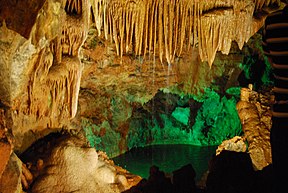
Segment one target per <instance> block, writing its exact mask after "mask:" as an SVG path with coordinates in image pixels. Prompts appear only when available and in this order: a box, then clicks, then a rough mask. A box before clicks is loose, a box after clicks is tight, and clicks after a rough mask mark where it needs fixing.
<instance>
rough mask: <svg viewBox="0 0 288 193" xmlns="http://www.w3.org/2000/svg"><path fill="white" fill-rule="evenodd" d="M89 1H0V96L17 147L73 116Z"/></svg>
mask: <svg viewBox="0 0 288 193" xmlns="http://www.w3.org/2000/svg"><path fill="white" fill-rule="evenodd" d="M90 6H91V5H90V1H88V0H81V1H78V0H75V1H74V0H72V1H71V0H67V1H66V0H49V1H34V0H33V1H26V0H25V1H15V2H14V1H13V2H10V1H8V2H6V3H5V2H3V1H1V3H0V7H1V13H0V22H1V27H0V55H1V56H0V57H1V60H0V80H1V83H3V84H1V85H0V97H1V101H2V102H3V103H4V104H6V105H7V106H9V107H10V113H11V115H12V119H13V126H12V127H13V128H12V130H13V134H14V136H15V141H16V142H15V149H16V151H18V152H22V151H24V150H25V149H26V148H28V147H29V146H30V145H31V144H32V143H33V142H34V141H36V140H37V139H39V138H40V137H42V136H45V135H47V134H49V133H51V132H52V131H53V130H54V131H55V130H57V129H58V128H62V127H64V126H65V125H68V123H69V121H70V119H71V118H73V117H74V116H75V114H76V111H77V104H78V93H79V89H80V79H81V73H82V64H81V62H80V60H79V57H78V56H79V53H78V52H79V48H80V47H81V45H82V43H83V42H84V40H85V39H86V34H87V29H88V27H89V18H90ZM2 8H3V12H2ZM74 12H75V13H74Z"/></svg>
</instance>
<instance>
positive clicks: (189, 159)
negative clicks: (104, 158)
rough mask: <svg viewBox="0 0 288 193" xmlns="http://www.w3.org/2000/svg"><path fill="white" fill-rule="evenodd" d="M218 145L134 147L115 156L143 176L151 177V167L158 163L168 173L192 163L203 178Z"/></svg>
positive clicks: (118, 162) (118, 163)
mask: <svg viewBox="0 0 288 193" xmlns="http://www.w3.org/2000/svg"><path fill="white" fill-rule="evenodd" d="M216 148H217V147H216V146H212V147H211V146H209V147H200V146H193V145H151V146H147V147H143V148H134V149H131V150H130V151H128V152H126V153H125V154H122V155H120V156H118V157H115V158H113V160H114V162H115V164H116V165H119V166H121V167H123V168H125V169H127V170H128V171H130V172H131V173H133V174H137V175H139V176H141V177H142V178H146V179H147V178H148V177H149V169H150V167H151V166H152V165H156V166H158V167H159V168H160V170H162V171H164V172H166V173H172V172H173V171H174V170H177V169H179V168H180V167H182V166H184V165H186V164H188V163H191V164H192V166H193V167H194V169H195V171H196V180H197V181H198V180H199V179H201V177H202V175H203V173H205V172H206V171H207V169H208V162H209V160H210V159H211V157H212V155H213V154H215V150H216Z"/></svg>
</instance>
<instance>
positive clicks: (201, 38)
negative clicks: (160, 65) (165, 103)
mask: <svg viewBox="0 0 288 193" xmlns="http://www.w3.org/2000/svg"><path fill="white" fill-rule="evenodd" d="M277 2H279V0H250V1H247V0H236V1H235V0H215V1H214V0H213V1H211V0H201V1H200V0H92V9H93V13H94V19H95V23H96V28H97V30H98V34H99V35H101V34H102V32H104V35H105V38H106V39H109V36H110V38H111V41H113V42H114V43H115V45H116V52H117V54H118V55H121V56H122V55H123V54H124V53H129V52H131V51H133V52H134V53H135V54H136V55H144V56H145V55H146V54H153V55H154V56H155V55H157V56H159V58H160V60H161V62H163V58H165V59H166V61H167V62H168V63H170V64H171V63H173V61H174V58H175V56H180V55H181V53H182V52H183V48H184V46H186V48H188V49H189V48H190V47H195V46H196V47H197V46H198V47H199V53H200V58H201V60H202V61H208V63H209V65H210V66H211V65H212V63H213V61H214V58H215V55H216V52H217V51H221V52H222V53H224V54H228V53H229V50H230V47H231V43H232V41H236V42H237V43H238V45H239V48H240V49H241V48H242V46H243V45H244V42H247V41H248V39H249V38H250V37H251V36H252V35H253V33H255V32H256V31H255V29H252V28H253V13H254V12H255V11H257V10H260V9H261V8H262V7H263V6H269V5H270V4H272V3H277Z"/></svg>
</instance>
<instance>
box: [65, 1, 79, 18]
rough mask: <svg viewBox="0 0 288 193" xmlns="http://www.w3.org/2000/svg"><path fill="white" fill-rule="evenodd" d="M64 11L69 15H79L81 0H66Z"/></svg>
mask: <svg viewBox="0 0 288 193" xmlns="http://www.w3.org/2000/svg"><path fill="white" fill-rule="evenodd" d="M65 11H66V13H67V14H69V15H81V13H82V0H67V1H66V4H65Z"/></svg>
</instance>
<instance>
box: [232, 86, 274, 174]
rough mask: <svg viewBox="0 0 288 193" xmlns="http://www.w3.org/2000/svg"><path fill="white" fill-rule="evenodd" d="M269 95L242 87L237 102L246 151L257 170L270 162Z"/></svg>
mask: <svg viewBox="0 0 288 193" xmlns="http://www.w3.org/2000/svg"><path fill="white" fill-rule="evenodd" d="M268 94H269V93H268ZM269 96H270V95H268V96H265V95H264V94H258V93H257V92H255V91H253V90H251V89H248V88H242V90H241V100H240V101H239V102H238V104H237V110H238V112H239V117H240V120H241V123H242V129H243V131H244V137H245V138H246V139H247V141H248V152H249V154H250V157H251V160H252V163H253V166H254V167H255V169H257V170H261V169H263V168H264V167H266V166H267V165H269V164H271V163H272V155H271V144H270V129H271V125H272V121H271V117H272V114H271V111H270V100H271V99H270V98H269Z"/></svg>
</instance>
